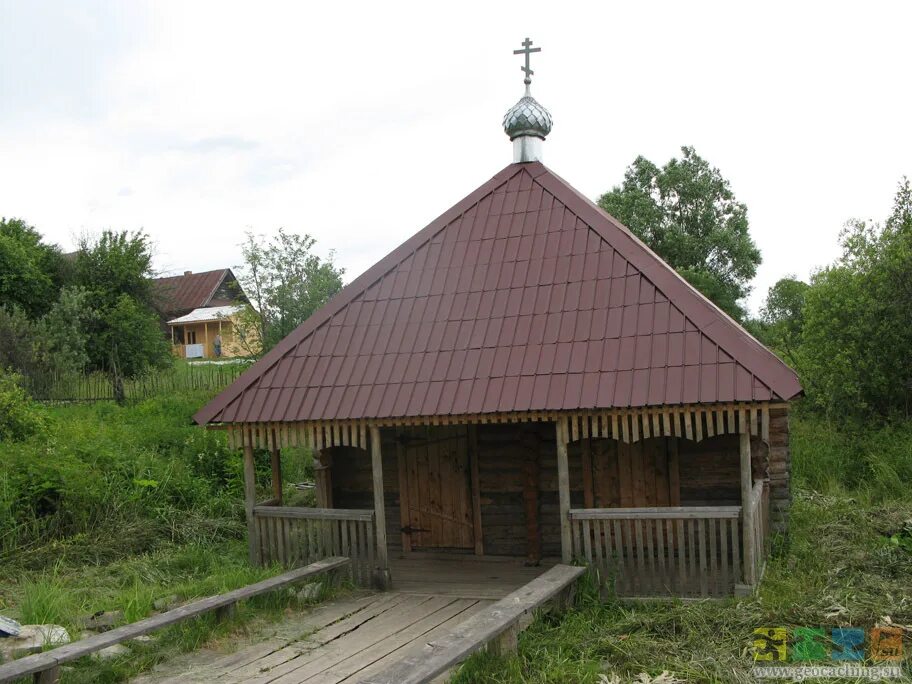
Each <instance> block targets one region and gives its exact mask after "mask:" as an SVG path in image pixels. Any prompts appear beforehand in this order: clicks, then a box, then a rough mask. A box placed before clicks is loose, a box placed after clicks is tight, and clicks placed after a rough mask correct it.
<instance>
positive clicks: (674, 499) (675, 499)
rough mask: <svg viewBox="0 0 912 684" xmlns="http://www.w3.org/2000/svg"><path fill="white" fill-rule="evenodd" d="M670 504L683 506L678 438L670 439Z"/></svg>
mask: <svg viewBox="0 0 912 684" xmlns="http://www.w3.org/2000/svg"><path fill="white" fill-rule="evenodd" d="M666 439H667V440H668V503H669V504H670V505H671V506H680V505H681V470H680V465H679V459H678V438H677V437H668V438H666Z"/></svg>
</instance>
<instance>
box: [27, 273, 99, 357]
mask: <svg viewBox="0 0 912 684" xmlns="http://www.w3.org/2000/svg"><path fill="white" fill-rule="evenodd" d="M94 317H95V311H94V310H93V309H92V307H91V305H90V303H89V292H88V291H87V290H85V289H84V288H81V287H65V288H63V289H62V290H61V291H60V295H59V296H58V298H57V301H56V302H54V305H53V306H52V307H51V310H50V311H48V312H47V313H46V314H45V315H44V316H43V317H42V318H41V320H39V321H38V322H37V324H36V325H35V332H36V335H35V353H36V356H37V357H38V359H39V362H40V363H41V365H42V366H43V367H44V368H45V369H47V370H50V371H53V372H54V373H55V374H57V375H63V374H67V373H81V372H82V371H83V370H85V368H86V366H87V365H88V363H89V355H88V352H87V347H88V334H87V329H88V328H89V326H90V325H91V324H92V322H93V319H94Z"/></svg>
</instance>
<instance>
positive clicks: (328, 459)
mask: <svg viewBox="0 0 912 684" xmlns="http://www.w3.org/2000/svg"><path fill="white" fill-rule="evenodd" d="M315 458H316V460H315V461H314V477H316V480H317V482H316V485H317V492H316V493H317V507H318V508H332V507H333V491H332V454H331V453H329V452H328V451H327V450H326V449H323V450H321V451H318V452H317V453H316V454H315Z"/></svg>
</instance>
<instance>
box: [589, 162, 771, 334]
mask: <svg viewBox="0 0 912 684" xmlns="http://www.w3.org/2000/svg"><path fill="white" fill-rule="evenodd" d="M681 152H682V154H683V157H682V158H681V159H676V158H673V159H671V161H669V162H668V163H667V164H666V165H665V166H663V167H662V168H659V167H658V166H656V165H655V164H653V163H652V162H651V161H649V160H648V159H646V158H644V157H637V158H636V160H635V161H634V162H633V164H631V165H630V166H629V167H628V169H627V171H626V173H625V174H624V182H623V183H622V184H621V185H620V186H616V187H614V188H613V189H612V190H611V191H610V192H607V193H605V194H604V195H602V196H601V197H600V198H599V200H598V204H599V206H600V207H602V209H604V210H605V211H607V212H608V213H609V214H611V215H612V216H614V217H615V218H617V219H618V220H619V221H621V223H623V224H624V225H626V226H627V227H628V228H629V229H630V230H631V231H633V233H634V234H635V235H636V236H637V237H639V238H640V239H641V240H643V242H645V243H646V244H647V245H649V247H650V248H651V249H652V250H653V251H655V252H656V253H657V254H658V255H659V256H660V257H662V258H663V259H664V260H665V261H666V262H668V264H670V265H671V266H672V267H673V268H675V269H676V270H677V271H678V273H680V274H681V275H682V276H683V277H684V278H685V279H686V280H687V281H688V282H689V283H690V284H691V285H693V286H694V287H696V288H697V289H698V290H700V292H702V293H703V294H704V295H706V296H707V297H708V298H709V299H711V300H712V301H713V302H715V303H716V304H717V305H718V306H719V307H720V308H722V309H723V310H724V311H726V312H727V313H728V314H730V315H731V316H733V317H734V318H736V319H738V320H743V318H744V316H745V311H744V309H743V307H742V306H741V304H740V300H741V299H742V298H743V297H744V296H745V295H746V294H747V293H748V292H749V291H750V287H749V285H748V284H749V283H750V281H751V279H752V278H753V277H754V276H755V275H756V273H757V266H758V265H759V264H760V250H759V249H757V246H756V245H755V244H754V241H753V240H752V239H751V237H750V233H749V232H748V221H747V207H745V205H744V204H742V203H740V202H738V201H737V200H736V199H735V196H734V193H733V192H732V190H731V187H730V185H729V183H728V181H727V180H726V179H725V178H723V177H722V174H721V173H720V172H719V170H718V169H716V168H713V167H711V166H710V165H709V163H708V162H707V161H706V160H704V159H703V158H701V157H700V156H699V155H698V154H697V153H696V152H695V151H694V148H692V147H682V148H681Z"/></svg>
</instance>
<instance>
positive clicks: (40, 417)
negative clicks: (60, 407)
mask: <svg viewBox="0 0 912 684" xmlns="http://www.w3.org/2000/svg"><path fill="white" fill-rule="evenodd" d="M21 381H22V378H21V377H20V376H19V375H17V374H16V373H11V372H9V371H7V370H5V369H3V368H0V442H5V441H11V442H18V441H22V440H24V439H27V438H28V437H31V436H32V435H34V434H35V433H39V432H43V431H44V430H45V429H46V428H47V421H46V419H45V416H44V413H43V412H42V411H41V407H40V406H38V405H37V404H36V403H35V402H34V401H32V398H31V397H30V396H29V395H28V393H26V391H25V390H24V389H23V388H22V385H21Z"/></svg>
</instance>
